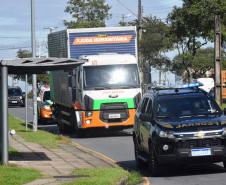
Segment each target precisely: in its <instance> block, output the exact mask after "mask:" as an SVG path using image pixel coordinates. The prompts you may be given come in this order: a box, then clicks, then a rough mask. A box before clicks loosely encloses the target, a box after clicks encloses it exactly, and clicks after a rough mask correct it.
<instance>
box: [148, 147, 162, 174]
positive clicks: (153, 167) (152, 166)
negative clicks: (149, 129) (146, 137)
mask: <svg viewBox="0 0 226 185" xmlns="http://www.w3.org/2000/svg"><path fill="white" fill-rule="evenodd" d="M148 168H149V170H150V172H151V175H152V176H158V174H159V164H158V161H157V159H156V155H155V151H154V146H153V145H151V147H149V160H148Z"/></svg>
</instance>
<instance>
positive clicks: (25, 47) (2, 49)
mask: <svg viewBox="0 0 226 185" xmlns="http://www.w3.org/2000/svg"><path fill="white" fill-rule="evenodd" d="M28 48H29V49H30V48H31V46H22V47H9V48H0V50H1V51H4V50H16V49H28Z"/></svg>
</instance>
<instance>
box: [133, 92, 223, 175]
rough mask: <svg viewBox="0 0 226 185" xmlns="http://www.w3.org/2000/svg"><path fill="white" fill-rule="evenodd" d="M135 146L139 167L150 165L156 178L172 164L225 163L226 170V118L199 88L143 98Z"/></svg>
mask: <svg viewBox="0 0 226 185" xmlns="http://www.w3.org/2000/svg"><path fill="white" fill-rule="evenodd" d="M224 112H226V110H224ZM133 142H134V149H135V159H136V164H137V166H138V167H142V166H143V164H144V163H147V164H148V166H149V169H150V171H151V174H152V175H153V176H155V175H159V174H160V172H161V171H160V166H161V165H166V164H173V163H174V164H176V163H182V164H183V163H199V162H210V163H214V162H223V164H224V167H225V168H226V116H225V115H224V114H223V112H222V110H221V109H220V107H219V106H218V105H217V103H216V102H215V101H214V100H213V98H212V97H210V96H209V95H208V94H207V92H205V91H203V90H201V89H199V88H181V89H177V88H173V89H152V90H150V91H149V92H148V93H146V94H144V96H143V98H142V101H141V103H140V105H139V107H138V109H137V111H136V116H135V125H134V132H133Z"/></svg>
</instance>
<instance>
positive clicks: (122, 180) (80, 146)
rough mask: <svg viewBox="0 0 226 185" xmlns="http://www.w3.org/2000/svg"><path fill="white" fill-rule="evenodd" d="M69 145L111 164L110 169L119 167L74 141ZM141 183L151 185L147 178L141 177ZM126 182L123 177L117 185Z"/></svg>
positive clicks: (105, 157)
mask: <svg viewBox="0 0 226 185" xmlns="http://www.w3.org/2000/svg"><path fill="white" fill-rule="evenodd" d="M69 144H70V145H72V146H74V147H77V148H78V149H80V150H82V151H83V152H86V153H89V154H91V155H93V156H95V157H98V158H99V159H101V160H103V161H105V162H107V163H108V164H111V165H112V167H120V166H119V165H118V164H117V161H115V160H113V159H111V158H110V157H108V156H106V155H104V154H102V153H100V152H96V151H95V150H92V149H90V148H88V147H84V146H82V145H80V144H79V143H76V142H75V141H71V143H69ZM142 179H143V182H142V183H141V184H143V185H151V183H150V182H149V179H148V178H147V177H142ZM127 182H128V177H123V178H122V179H121V180H120V181H119V182H118V183H117V185H126V184H127Z"/></svg>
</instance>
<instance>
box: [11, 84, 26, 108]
mask: <svg viewBox="0 0 226 185" xmlns="http://www.w3.org/2000/svg"><path fill="white" fill-rule="evenodd" d="M8 105H9V106H21V107H24V106H25V97H24V94H23V92H22V90H21V88H20V87H18V86H13V87H8Z"/></svg>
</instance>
